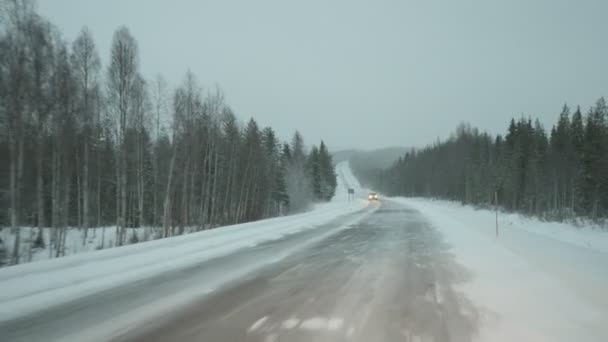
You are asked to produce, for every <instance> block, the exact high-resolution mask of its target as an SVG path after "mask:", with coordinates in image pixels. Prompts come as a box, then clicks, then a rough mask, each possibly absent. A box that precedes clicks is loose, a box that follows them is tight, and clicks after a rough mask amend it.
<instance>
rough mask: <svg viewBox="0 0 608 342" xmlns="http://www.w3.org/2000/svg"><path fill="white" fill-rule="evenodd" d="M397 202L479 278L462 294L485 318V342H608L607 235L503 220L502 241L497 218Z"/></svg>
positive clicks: (434, 204)
mask: <svg viewBox="0 0 608 342" xmlns="http://www.w3.org/2000/svg"><path fill="white" fill-rule="evenodd" d="M395 201H398V202H400V203H403V204H405V205H407V206H409V207H411V208H414V209H416V210H418V211H420V212H421V213H422V214H423V215H424V216H426V217H427V219H428V220H429V221H430V223H431V224H432V225H433V226H434V227H436V229H438V230H439V231H440V232H441V233H442V234H443V236H444V238H445V241H446V242H447V243H448V244H450V245H451V247H452V249H451V252H452V253H453V254H454V255H455V257H456V261H457V262H458V263H460V264H461V265H463V266H465V267H466V268H468V269H469V270H470V271H472V273H473V275H472V280H471V281H469V282H466V283H463V284H461V285H459V286H458V288H457V290H461V291H462V292H463V293H464V295H465V296H466V297H468V298H469V299H470V300H471V301H472V302H473V303H474V304H475V305H476V306H477V308H478V309H479V311H480V314H481V317H480V318H481V320H480V332H479V336H478V338H479V341H484V342H493V341H500V342H507V341H509V342H511V341H534V342H542V341H564V342H566V341H568V342H569V341H608V327H607V323H608V294H607V292H606V291H607V289H608V249H607V248H606V246H608V244H607V242H608V233H607V232H605V231H599V230H595V231H594V230H590V229H585V230H577V228H576V227H573V226H570V227H566V225H563V224H557V223H546V222H540V221H537V220H533V219H526V218H522V217H521V216H519V215H510V214H499V229H500V235H499V237H496V235H495V220H496V218H495V213H494V212H492V211H489V210H475V209H474V208H471V207H465V206H461V205H458V204H455V203H452V202H445V201H433V200H427V199H418V198H413V199H412V198H407V199H406V198H395ZM567 229H569V230H570V231H567Z"/></svg>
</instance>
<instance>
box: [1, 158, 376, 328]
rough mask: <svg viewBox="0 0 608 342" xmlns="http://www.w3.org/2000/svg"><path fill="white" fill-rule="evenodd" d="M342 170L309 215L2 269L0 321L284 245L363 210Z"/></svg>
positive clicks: (343, 165)
mask: <svg viewBox="0 0 608 342" xmlns="http://www.w3.org/2000/svg"><path fill="white" fill-rule="evenodd" d="M337 170H338V173H339V174H340V175H341V176H340V177H338V188H337V190H336V191H337V192H336V198H335V200H333V201H332V202H330V203H326V204H320V205H317V206H316V207H315V209H314V210H312V211H310V212H307V213H303V214H298V215H293V216H285V217H279V218H273V219H268V220H261V221H257V222H250V223H245V224H238V225H233V226H227V227H222V228H217V229H213V230H208V231H203V232H199V233H193V234H188V235H182V236H178V237H173V238H168V239H162V240H155V241H149V242H144V243H139V244H135V245H129V246H124V247H118V248H111V249H106V250H101V251H96V252H91V253H84V254H77V255H71V256H68V257H64V258H59V259H51V260H44V261H40V262H35V263H28V264H22V265H17V266H12V267H7V268H3V269H0V284H2V290H1V291H0V321H4V320H9V319H13V318H16V317H20V316H23V315H26V314H29V313H33V312H36V311H38V310H40V309H41V308H47V307H49V306H53V305H58V304H61V303H65V302H67V301H71V300H74V299H77V298H81V297H84V296H87V295H90V294H94V293H96V292H99V291H103V290H107V289H110V288H113V287H116V286H119V285H122V284H127V283H130V282H134V281H137V280H140V279H144V278H148V277H152V276H155V275H158V274H162V273H163V272H166V271H172V270H176V269H180V268H185V267H188V266H191V265H195V264H197V263H200V262H202V261H205V260H209V259H212V258H217V257H220V256H223V255H227V254H229V253H232V252H235V251H236V250H239V249H241V248H246V247H250V246H255V245H257V244H260V243H262V242H266V241H270V240H274V239H279V238H281V237H283V236H285V235H289V234H294V233H296V232H299V231H302V230H305V229H310V228H314V227H316V226H319V225H322V224H324V223H327V222H329V221H331V220H333V219H335V218H336V217H339V216H341V215H344V214H348V213H352V212H355V211H357V210H359V209H362V208H364V207H365V206H366V205H367V202H366V201H364V200H361V199H357V200H355V201H348V198H347V195H346V193H347V192H346V189H347V186H346V185H345V184H346V183H348V186H350V187H354V186H356V185H358V182H357V181H356V180H355V178H354V176H353V175H352V173H351V172H350V168H349V167H348V164H347V163H341V164H340V165H338V166H337ZM345 226H346V225H345ZM345 226H344V227H345ZM344 227H342V228H344ZM277 257H279V256H277ZM260 262H261V261H260Z"/></svg>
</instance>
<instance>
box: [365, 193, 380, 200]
mask: <svg viewBox="0 0 608 342" xmlns="http://www.w3.org/2000/svg"><path fill="white" fill-rule="evenodd" d="M367 199H368V200H369V201H377V200H378V194H377V193H375V192H370V193H369V195H367Z"/></svg>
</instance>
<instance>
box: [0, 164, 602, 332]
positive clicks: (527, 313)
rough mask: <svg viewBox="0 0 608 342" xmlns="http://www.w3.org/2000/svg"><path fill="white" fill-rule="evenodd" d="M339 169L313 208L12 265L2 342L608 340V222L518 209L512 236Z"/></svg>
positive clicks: (506, 227)
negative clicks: (381, 191)
mask: <svg viewBox="0 0 608 342" xmlns="http://www.w3.org/2000/svg"><path fill="white" fill-rule="evenodd" d="M338 173H339V174H340V175H341V176H340V185H339V190H338V196H337V198H336V200H335V201H333V202H332V203H329V204H327V205H323V206H320V207H318V208H316V209H315V210H313V211H311V212H309V213H304V214H301V215H295V216H290V217H282V218H277V219H271V220H265V221H259V222H255V223H249V224H245V225H238V226H233V227H226V228H221V229H217V230H213V231H207V232H203V233H200V234H191V235H188V236H182V237H177V238H172V239H166V240H162V241H154V242H150V243H143V244H139V245H134V246H129V247H124V248H116V249H112V250H107V251H102V252H93V253H89V254H86V255H76V256H73V257H67V258H64V259H56V260H51V261H47V262H40V263H33V264H26V265H21V266H17V267H13V268H7V269H4V270H0V340H1V341H5V340H6V341H107V340H115V341H132V340H136V341H264V342H265V341H311V340H314V341H421V342H422V341H425V342H427V341H433V342H437V341H490V342H494V341H497V342H502V341H591V342H592V341H607V340H608V329H606V322H607V321H606V317H608V302H607V298H608V297H607V296H605V295H604V292H605V289H606V288H608V257H607V254H606V253H607V252H608V251H607V250H606V249H605V247H606V246H608V244H606V242H607V241H608V239H607V235H605V234H606V233H603V234H602V233H601V232H592V231H584V230H583V231H580V232H579V234H575V233H572V232H571V231H569V230H568V229H572V228H571V227H562V226H559V225H553V224H552V225H550V226H549V225H548V224H546V223H542V222H538V221H534V220H528V221H521V222H519V221H516V220H515V216H508V215H502V216H501V218H500V225H501V226H502V232H501V236H500V238H498V239H497V238H496V237H495V236H494V226H493V223H494V216H493V215H494V214H493V213H492V212H490V211H486V210H474V209H473V208H468V207H462V206H459V205H456V204H453V203H448V202H441V201H430V200H424V199H405V198H394V199H382V198H381V201H380V202H379V203H372V204H368V203H367V202H366V201H364V200H362V199H361V197H362V196H365V190H364V189H361V188H360V186H359V185H358V182H357V181H356V179H354V177H353V176H352V174H351V172H350V169H349V168H348V165H347V164H340V165H339V166H338ZM347 187H354V188H356V190H357V192H358V195H359V196H360V197H359V199H357V200H356V201H353V202H348V201H347V200H346V198H347V196H346V188H347ZM548 231H551V232H552V233H551V234H549V233H547V232H548ZM552 234H553V235H552Z"/></svg>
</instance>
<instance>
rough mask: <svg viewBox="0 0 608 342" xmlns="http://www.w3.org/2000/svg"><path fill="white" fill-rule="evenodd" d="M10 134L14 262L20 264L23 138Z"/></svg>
mask: <svg viewBox="0 0 608 342" xmlns="http://www.w3.org/2000/svg"><path fill="white" fill-rule="evenodd" d="M19 131H20V130H19ZM9 134H10V138H9V140H10V150H11V162H10V164H11V165H10V188H11V228H12V230H13V232H15V244H14V246H13V255H12V263H13V264H15V265H16V264H19V261H20V253H19V250H20V248H21V227H20V222H19V219H20V214H21V184H22V179H23V138H22V137H21V136H20V133H18V134H19V135H18V136H17V137H15V136H14V133H12V134H11V132H10V130H9Z"/></svg>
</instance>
